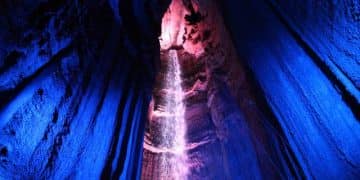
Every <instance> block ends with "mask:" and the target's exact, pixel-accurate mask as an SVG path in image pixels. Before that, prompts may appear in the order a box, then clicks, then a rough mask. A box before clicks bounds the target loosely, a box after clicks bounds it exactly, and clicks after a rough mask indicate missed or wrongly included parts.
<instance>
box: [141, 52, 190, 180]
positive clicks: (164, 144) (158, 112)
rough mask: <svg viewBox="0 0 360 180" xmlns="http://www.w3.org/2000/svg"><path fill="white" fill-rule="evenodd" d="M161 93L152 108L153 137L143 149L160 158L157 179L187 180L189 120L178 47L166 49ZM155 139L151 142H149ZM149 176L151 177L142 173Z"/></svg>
mask: <svg viewBox="0 0 360 180" xmlns="http://www.w3.org/2000/svg"><path fill="white" fill-rule="evenodd" d="M166 59H167V63H166V64H167V65H166V70H165V76H164V78H165V79H164V80H163V86H162V92H161V94H162V96H161V97H160V99H159V101H157V102H154V103H155V105H154V106H153V107H152V108H153V109H151V110H150V111H152V112H151V120H150V121H152V122H150V124H152V125H153V126H152V127H151V129H150V133H151V132H153V133H151V134H152V136H154V135H155V136H158V137H148V139H147V138H145V143H144V149H145V150H147V151H149V152H151V153H154V154H155V156H156V157H157V158H159V159H158V160H157V163H158V164H156V165H155V168H157V170H156V171H157V172H158V173H157V178H158V179H175V180H176V179H179V180H180V179H181V180H183V179H186V176H187V172H188V166H187V164H186V163H187V162H186V161H187V155H186V139H185V136H186V122H185V107H184V102H183V100H184V92H183V89H182V87H181V83H182V80H181V70H180V64H179V59H178V55H177V51H176V50H168V51H167V58H166ZM150 139H152V142H150V141H151V140H150ZM143 177H144V178H145V177H150V176H147V175H145V176H143Z"/></svg>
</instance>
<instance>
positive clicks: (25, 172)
mask: <svg viewBox="0 0 360 180" xmlns="http://www.w3.org/2000/svg"><path fill="white" fill-rule="evenodd" d="M168 3H169V1H155V0H149V1H136V2H133V1H121V2H120V1H101V2H100V1H99V2H97V1H77V0H75V1H74V0H56V1H46V0H45V1H44V0H41V1H40V0H31V1H30V0H29V1H27V0H22V1H12V0H4V1H1V2H0V27H1V28H0V161H1V162H0V178H1V179H3V178H4V179H24V178H27V179H68V178H70V179H73V178H76V179H89V178H90V179H98V178H100V177H102V178H119V177H121V178H125V179H127V178H136V176H137V175H138V172H139V169H140V166H139V165H140V164H141V156H139V153H138V152H140V150H141V148H142V140H143V130H142V129H143V127H144V122H145V118H146V113H147V110H146V109H147V107H148V102H149V100H150V93H149V92H151V87H152V83H153V79H154V74H155V72H156V68H155V67H156V63H158V59H159V43H158V40H157V36H158V35H159V33H160V20H161V17H162V12H163V11H164V10H166V8H167V6H168ZM134 17H136V18H134Z"/></svg>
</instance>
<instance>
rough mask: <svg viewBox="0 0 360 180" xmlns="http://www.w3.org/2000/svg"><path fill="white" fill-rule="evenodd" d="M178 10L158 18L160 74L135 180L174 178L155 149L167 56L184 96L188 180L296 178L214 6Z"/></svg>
mask: <svg viewBox="0 0 360 180" xmlns="http://www.w3.org/2000/svg"><path fill="white" fill-rule="evenodd" d="M186 2H187V3H188V4H187V3H186ZM186 2H184V1H181V0H174V1H173V2H172V4H171V5H170V7H169V9H168V11H167V12H166V13H165V15H164V17H163V32H162V36H161V37H160V45H161V53H160V59H161V68H160V72H159V73H158V75H157V79H156V83H155V86H154V90H153V103H152V104H153V106H151V107H150V109H149V111H150V112H151V113H149V121H148V123H147V125H146V127H145V142H144V152H143V168H142V179H173V178H172V177H173V174H176V171H175V172H173V170H172V168H171V166H176V165H171V164H167V162H168V161H169V162H171V161H172V160H171V159H170V158H169V160H167V159H166V158H167V157H170V156H171V155H172V154H171V152H169V150H168V149H166V148H164V147H162V146H161V145H159V142H161V140H159V139H161V138H162V136H163V135H162V134H161V130H162V123H164V122H162V121H164V119H166V118H164V117H162V116H161V113H162V112H163V110H162V109H164V108H161V107H159V106H160V105H159V104H163V103H164V101H165V100H164V98H166V92H167V91H168V89H166V87H165V85H164V84H166V83H165V82H166V81H168V79H167V78H169V77H167V75H166V72H167V71H168V69H167V66H168V64H169V63H171V62H169V61H170V59H169V58H168V54H169V49H171V50H176V52H177V54H178V57H179V64H180V65H181V73H182V75H181V76H182V81H183V83H182V88H183V90H184V91H185V92H184V93H185V98H184V102H185V122H186V126H187V128H186V129H187V132H186V155H187V157H188V159H187V162H186V163H187V164H188V167H187V168H188V172H187V178H188V179H262V178H269V179H279V178H284V179H286V178H293V177H297V178H300V177H301V175H302V173H301V168H299V166H298V163H297V162H296V161H297V160H296V159H295V158H294V157H293V156H292V154H293V152H292V149H291V146H290V145H289V144H288V142H287V140H286V139H285V137H284V135H283V134H282V132H281V131H279V129H278V128H277V125H274V124H272V123H271V121H274V120H275V121H276V118H275V117H273V116H272V115H271V113H269V112H265V111H266V110H265V107H264V101H263V99H260V98H258V97H260V96H262V94H258V93H256V92H255V85H254V82H253V80H252V79H250V77H249V73H250V72H247V70H246V68H245V67H244V66H245V60H244V59H242V58H239V57H238V55H237V52H236V49H235V47H234V44H233V42H232V39H231V36H230V35H229V33H228V31H227V28H226V26H225V24H224V21H223V17H222V15H221V12H220V11H219V8H218V4H217V2H216V1H212V0H192V1H186ZM189 6H190V7H189ZM192 10H193V12H191V11H192ZM190 17H192V18H190ZM164 116H165V115H164ZM164 131H169V130H167V129H165V130H164ZM175 156H176V155H175ZM174 169H176V168H174ZM167 171H169V172H168V173H166V172H167ZM179 178H180V179H182V177H179ZM175 179H176V178H175Z"/></svg>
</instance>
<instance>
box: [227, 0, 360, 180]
mask: <svg viewBox="0 0 360 180" xmlns="http://www.w3.org/2000/svg"><path fill="white" fill-rule="evenodd" d="M356 2H357V1H341V2H340V1H331V0H329V1H261V0H254V1H247V0H244V1H237V2H235V1H222V2H221V3H220V5H221V6H222V11H223V15H224V19H225V21H226V24H227V27H228V29H229V31H230V32H231V36H232V38H233V40H234V43H235V46H236V48H237V52H238V54H239V56H240V57H242V59H244V60H245V61H246V64H247V66H246V67H247V68H248V69H249V71H251V73H252V76H253V78H254V79H255V81H256V83H257V86H258V88H259V89H258V90H260V91H261V94H263V95H264V97H265V99H266V101H267V104H268V106H269V108H270V109H271V112H272V113H273V114H274V116H275V117H276V120H275V121H274V122H273V124H279V127H280V128H279V132H281V133H284V135H285V137H286V139H287V141H288V143H289V145H290V146H291V149H292V151H293V152H294V156H295V157H296V159H297V161H298V162H297V163H298V164H299V166H300V169H301V171H299V172H300V175H301V176H304V177H306V178H310V179H312V178H317V179H321V178H345V179H356V177H359V175H360V169H359V165H360V164H359V163H360V159H359V157H360V155H359V153H360V151H359V150H358V147H359V145H360V139H359V137H360V134H359V132H360V131H359V130H360V124H359V99H358V93H359V90H358V80H357V78H358V77H359V75H360V74H359V73H358V71H359V68H358V66H359V63H358V58H359V49H358V47H359V40H358V38H357V36H358V35H359V32H358V30H359V26H358V21H357V20H356V19H357V14H358V13H357V10H358V4H357V3H356ZM294 163H295V162H294Z"/></svg>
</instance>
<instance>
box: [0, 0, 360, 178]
mask: <svg viewBox="0 0 360 180" xmlns="http://www.w3.org/2000/svg"><path fill="white" fill-rule="evenodd" d="M183 1H184V2H185V4H186V3H189V2H190V1H189V0H183ZM209 1H210V0H209ZM169 3H170V0H121V1H119V0H104V1H86V0H85V1H83V0H51V1H50V0H18V1H13V0H2V1H0V179H38V178H40V179H66V178H70V179H100V178H102V179H139V178H140V174H141V161H142V146H143V136H144V124H145V122H146V120H147V111H148V105H149V102H150V99H151V92H152V86H153V84H154V78H155V75H156V73H157V72H158V67H159V59H160V57H159V52H160V48H159V42H158V36H159V35H160V23H161V17H162V15H163V13H164V12H165V10H166V9H167V7H168V5H169ZM217 3H218V5H219V7H220V9H221V10H222V16H223V17H222V18H223V20H224V22H225V24H226V27H227V30H228V31H229V33H230V37H231V40H232V42H233V43H234V45H235V47H236V52H237V55H238V56H239V59H240V60H241V62H240V63H241V64H242V65H243V66H244V69H245V70H246V74H247V76H248V78H249V79H250V81H251V83H249V84H250V85H251V86H253V87H251V88H250V87H246V89H251V90H253V91H254V92H252V93H253V94H254V96H256V99H257V102H256V107H255V105H253V106H251V107H250V106H249V107H248V109H247V108H246V107H245V108H244V107H242V109H237V108H238V107H237V106H235V105H234V106H233V104H235V102H234V101H235V100H234V99H232V98H233V97H232V96H231V95H230V93H227V94H225V95H224V94H220V95H219V96H218V98H219V99H216V101H214V102H216V103H214V104H206V103H205V104H204V106H210V107H206V108H210V109H213V110H214V114H215V116H216V115H218V114H222V113H223V114H226V113H224V112H225V110H224V111H222V110H223V109H226V110H229V113H228V114H231V113H238V112H244V114H246V115H247V116H244V118H237V119H235V118H232V117H229V118H228V122H232V121H234V120H236V121H238V119H240V120H241V124H246V125H248V126H249V129H248V130H246V131H244V132H246V133H249V134H250V135H249V137H256V138H258V139H256V138H253V139H251V140H249V139H250V138H249V139H246V141H244V139H240V137H248V134H246V133H244V134H243V135H242V136H239V135H238V134H237V131H238V130H237V128H236V126H233V125H232V124H230V125H229V127H228V129H230V130H231V131H229V132H231V133H230V135H229V137H231V138H230V139H231V141H226V142H225V144H226V145H228V146H227V147H229V152H230V153H229V154H227V156H228V159H231V157H235V156H236V157H244V158H243V159H246V161H243V159H241V160H240V159H235V160H232V161H231V160H229V165H230V166H229V167H231V168H228V167H224V169H225V170H230V171H233V172H232V173H228V174H236V175H237V176H236V177H232V178H234V179H241V178H244V177H258V178H259V177H262V178H265V179H266V178H270V177H278V178H283V179H289V178H290V179H292V178H297V179H305V178H306V179H335V178H340V179H358V178H359V177H360V150H359V149H360V148H359V147H360V122H359V120H360V91H359V88H360V49H359V47H360V5H359V2H358V1H357V0H345V1H337V0H321V1H318V0H292V1H285V0H283V1H280V0H222V1H217ZM209 36H210V35H209ZM209 56H211V54H209ZM213 59H214V62H213V63H214V64H216V62H217V61H216V59H217V58H216V57H215V58H213ZM229 66H232V65H229ZM233 67H237V66H233ZM223 71H226V69H225V70H223ZM221 72H222V71H221ZM221 72H216V73H219V74H221ZM235 84H236V83H235ZM250 85H249V86H250ZM235 87H237V86H235ZM226 88H228V87H225V85H224V86H221V84H220V86H219V88H218V89H225V90H226V92H227V91H228V90H229V91H230V90H231V91H237V90H234V89H231V88H230V89H226ZM244 89H245V88H244ZM225 90H224V91H225ZM233 100H234V101H233ZM251 103H253V102H251ZM244 104H246V103H244ZM229 106H231V108H228V107H229ZM244 106H246V105H244ZM252 108H254V109H256V111H255V110H253V111H250V110H249V109H252ZM215 110H219V111H215ZM230 111H231V112H230ZM252 113H253V114H256V117H255V115H254V117H253V118H251V117H250V118H249V116H251V115H252ZM239 114H240V113H239ZM219 117H220V116H219ZM231 118H232V119H231ZM229 119H230V120H229ZM222 120H223V119H221V118H220V119H218V121H219V122H222ZM240 120H239V121H240ZM253 120H254V121H253ZM255 120H256V121H255ZM194 126H195V125H194ZM193 129H196V128H193ZM254 139H256V140H254ZM259 139H260V140H259ZM237 141H242V143H243V144H244V143H246V144H248V145H249V146H241V145H242V144H241V143H237ZM253 145H254V149H252V148H246V147H252V146H253ZM233 147H235V148H233ZM243 147H244V148H243ZM230 150H232V151H230ZM209 151H210V150H209ZM253 151H256V152H255V153H254V152H253ZM214 152H216V151H214ZM246 152H248V154H250V155H251V156H250V155H248V154H247V153H246ZM231 153H237V154H241V153H243V154H241V155H234V156H232V154H231ZM194 154H199V152H194ZM212 155H213V156H217V157H216V158H222V157H220V156H219V154H216V153H213V154H212ZM216 158H214V159H216ZM257 163H258V164H259V166H257V167H256V171H255V170H254V171H249V164H257ZM212 167H217V166H215V165H214V166H212ZM237 168H238V169H237ZM208 171H211V172H214V173H215V172H216V173H218V174H221V173H222V172H220V173H219V169H208ZM238 172H239V173H238ZM149 173H151V172H149ZM242 174H245V175H242ZM269 174H271V176H270V175H269Z"/></svg>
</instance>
